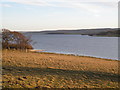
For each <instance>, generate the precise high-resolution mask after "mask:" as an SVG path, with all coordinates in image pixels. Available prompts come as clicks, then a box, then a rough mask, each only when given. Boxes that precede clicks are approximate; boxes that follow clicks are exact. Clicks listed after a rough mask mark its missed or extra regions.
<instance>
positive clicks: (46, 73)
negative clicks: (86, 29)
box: [2, 50, 119, 88]
mask: <svg viewBox="0 0 120 90" xmlns="http://www.w3.org/2000/svg"><path fill="white" fill-rule="evenodd" d="M2 56H3V61H2V65H3V73H2V77H3V81H2V84H3V88H118V76H119V75H118V63H119V61H114V60H106V59H100V58H91V57H85V56H84V57H82V56H73V55H63V54H53V53H35V52H24V51H13V50H3V52H2Z"/></svg>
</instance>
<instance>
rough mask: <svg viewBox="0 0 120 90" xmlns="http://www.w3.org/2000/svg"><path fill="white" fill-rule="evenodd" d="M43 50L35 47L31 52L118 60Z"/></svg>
mask: <svg viewBox="0 0 120 90" xmlns="http://www.w3.org/2000/svg"><path fill="white" fill-rule="evenodd" d="M44 51H46V50H41V49H39V50H37V49H35V50H33V52H36V53H48V54H49V53H50V54H60V55H72V56H78V57H90V58H98V59H105V60H114V61H120V60H119V59H109V58H104V57H103V58H102V57H97V56H89V55H88V56H87V55H75V54H69V53H68V54H67V53H59V52H58V53H57V52H49V51H46V52H44Z"/></svg>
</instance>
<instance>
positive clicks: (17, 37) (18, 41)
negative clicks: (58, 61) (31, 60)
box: [2, 29, 33, 49]
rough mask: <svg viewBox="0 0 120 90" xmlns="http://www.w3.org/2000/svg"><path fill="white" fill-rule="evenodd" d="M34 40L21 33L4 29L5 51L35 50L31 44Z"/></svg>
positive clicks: (3, 41) (3, 44) (3, 43)
mask: <svg viewBox="0 0 120 90" xmlns="http://www.w3.org/2000/svg"><path fill="white" fill-rule="evenodd" d="M31 41H32V40H31V39H30V38H28V37H26V36H24V35H23V34H22V33H20V32H16V31H13V32H12V31H10V30H8V29H2V46H3V49H33V47H32V45H31V44H30V42H31Z"/></svg>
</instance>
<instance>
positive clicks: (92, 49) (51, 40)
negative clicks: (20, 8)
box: [32, 33, 118, 60]
mask: <svg viewBox="0 0 120 90" xmlns="http://www.w3.org/2000/svg"><path fill="white" fill-rule="evenodd" d="M32 40H33V41H34V42H36V44H34V45H33V47H34V49H42V50H45V52H53V53H63V54H74V55H81V56H92V57H98V58H106V59H114V60H118V37H94V36H84V35H61V34H56V35H55V34H54V35H41V34H39V33H33V34H32Z"/></svg>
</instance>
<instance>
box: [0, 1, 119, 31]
mask: <svg viewBox="0 0 120 90" xmlns="http://www.w3.org/2000/svg"><path fill="white" fill-rule="evenodd" d="M83 1H84V2H83ZM88 1H89V2H88ZM117 4H118V2H117V0H3V1H2V2H1V3H0V7H2V8H0V10H1V11H2V12H1V14H0V15H1V16H0V17H2V22H0V23H2V27H1V28H8V29H10V30H56V29H83V28H109V27H110V28H115V27H118V6H117Z"/></svg>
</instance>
